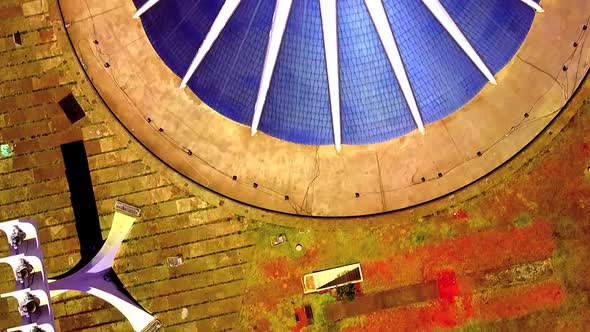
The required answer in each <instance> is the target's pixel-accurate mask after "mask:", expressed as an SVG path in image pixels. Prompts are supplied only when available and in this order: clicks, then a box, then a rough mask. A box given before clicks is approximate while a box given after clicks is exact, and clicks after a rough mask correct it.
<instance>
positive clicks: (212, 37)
mask: <svg viewBox="0 0 590 332" xmlns="http://www.w3.org/2000/svg"><path fill="white" fill-rule="evenodd" d="M240 1H241V0H226V1H225V3H224V4H223V7H221V10H220V11H219V14H217V17H216V18H215V21H214V22H213V25H211V29H210V30H209V32H208V33H207V36H205V40H203V44H201V47H199V50H198V51H197V54H196V55H195V57H194V59H193V61H192V62H191V65H190V67H189V68H188V71H187V72H186V74H185V75H184V78H183V79H182V83H180V88H184V87H186V85H187V83H188V81H189V80H190V79H191V77H192V76H193V74H194V73H195V71H196V70H197V68H198V67H199V65H200V64H201V62H202V61H203V59H204V58H205V55H207V53H208V52H209V50H211V47H212V46H213V44H214V43H215V41H216V40H217V38H218V37H219V35H220V34H221V31H222V30H223V28H225V26H226V24H227V22H229V19H230V18H231V16H232V15H233V13H234V12H235V10H236V8H238V5H239V4H240Z"/></svg>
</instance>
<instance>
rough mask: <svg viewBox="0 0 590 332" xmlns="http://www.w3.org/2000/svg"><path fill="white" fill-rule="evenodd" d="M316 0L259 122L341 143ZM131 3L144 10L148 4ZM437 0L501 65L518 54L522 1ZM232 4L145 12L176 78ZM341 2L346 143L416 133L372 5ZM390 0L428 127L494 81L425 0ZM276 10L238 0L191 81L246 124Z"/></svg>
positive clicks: (184, 1) (292, 27)
mask: <svg viewBox="0 0 590 332" xmlns="http://www.w3.org/2000/svg"><path fill="white" fill-rule="evenodd" d="M319 1H320V0H293V5H292V8H291V11H290V14H289V19H288V21H287V26H286V30H285V34H284V37H283V40H282V43H281V48H280V51H279V55H278V59H277V63H276V66H275V68H274V71H273V77H272V80H271V85H270V89H269V92H268V96H267V99H266V103H265V104H264V109H263V112H262V117H261V121H260V126H259V129H260V130H261V131H263V132H265V133H267V134H269V135H272V136H275V137H277V138H280V139H283V140H287V141H292V142H296V143H301V144H314V145H316V144H333V143H334V138H333V131H332V116H331V112H330V95H329V91H328V80H327V71H326V59H325V53H324V51H325V50H324V41H323V34H322V19H321V14H320V6H319ZM372 1H377V0H372ZM134 2H135V5H136V6H137V7H138V8H139V7H141V6H142V5H143V4H144V3H145V2H147V0H134ZM440 2H441V4H442V5H443V6H444V7H445V8H446V10H447V11H448V13H449V15H450V16H451V17H452V18H453V20H454V22H455V23H456V24H457V26H458V27H459V28H460V30H461V31H462V32H463V34H464V35H465V36H466V38H467V39H468V40H469V42H470V43H471V45H472V46H473V48H474V49H475V50H476V52H477V53H478V54H479V56H480V57H481V58H482V60H483V61H484V63H485V64H486V65H487V66H488V68H489V69H490V70H491V71H492V72H493V73H497V72H498V71H499V70H500V69H502V68H503V67H504V66H505V65H506V64H507V63H508V61H510V59H511V58H512V57H513V56H514V54H515V53H516V51H517V50H518V48H519V47H520V45H521V44H522V42H523V40H524V39H525V37H526V35H527V33H528V31H529V29H530V27H531V24H532V21H533V18H534V15H535V12H534V11H533V10H532V9H531V8H530V7H528V6H526V5H525V4H523V3H522V2H521V1H520V0H477V1H476V0H440ZM223 3H224V1H221V0H192V1H189V0H161V1H159V2H158V3H157V4H156V5H155V6H154V7H152V8H151V9H149V10H148V11H147V12H145V13H144V14H143V15H142V16H141V19H142V22H143V26H144V28H145V31H146V33H147V35H148V38H149V39H150V41H151V43H152V45H153V47H154V49H155V50H156V51H157V53H158V54H159V55H160V57H161V58H162V59H163V61H164V62H165V63H166V64H167V65H168V66H169V67H170V68H171V69H172V71H174V72H175V73H176V74H177V75H178V76H179V77H183V76H184V75H185V73H186V71H187V70H188V68H189V65H190V64H191V62H192V60H193V58H194V56H195V53H196V52H197V50H198V48H199V46H200V45H201V43H202V42H203V40H204V38H205V36H206V35H207V33H208V31H209V29H210V27H211V25H212V24H213V21H214V20H215V18H216V16H217V14H218V12H219V11H220V9H221V7H222V5H223ZM337 3H338V7H337V13H338V48H339V49H338V55H339V74H340V102H341V118H342V126H341V132H342V142H343V143H344V144H371V143H377V142H382V141H387V140H390V139H392V138H395V137H398V136H402V135H404V134H406V133H408V132H410V131H412V130H415V129H416V124H415V122H414V119H413V117H412V114H411V113H410V110H409V108H408V105H407V102H406V100H405V98H404V95H403V94H402V92H401V90H400V85H399V83H398V81H397V79H396V76H395V74H394V72H393V69H392V67H391V65H390V63H389V61H388V58H387V55H386V53H385V50H384V47H383V44H382V43H381V39H380V38H379V35H378V34H377V31H376V28H375V26H374V24H373V22H372V20H371V17H370V15H369V12H368V10H367V8H366V6H365V4H364V1H363V0H338V1H337ZM383 4H384V7H385V10H386V14H387V16H388V19H389V24H390V27H391V29H392V31H393V34H394V36H395V39H396V42H397V44H398V47H399V50H400V54H401V57H402V60H403V63H404V66H405V69H406V72H407V75H408V78H409V81H410V84H411V86H412V90H413V92H414V95H415V97H416V101H417V103H418V107H419V111H420V114H421V116H422V119H423V120H424V122H425V123H430V122H433V121H436V120H439V119H441V118H443V117H445V116H447V115H449V114H451V113H453V112H454V111H456V110H457V109H458V108H460V107H461V106H463V105H464V104H465V103H466V102H468V101H469V100H470V99H471V98H473V97H474V96H475V95H476V94H477V93H478V92H479V91H480V90H481V89H482V88H483V86H484V85H485V84H486V83H487V79H486V78H485V77H484V75H483V74H482V73H481V72H480V71H479V69H478V68H477V67H476V66H475V65H474V64H473V62H472V61H471V60H470V59H469V58H468V57H467V55H466V54H465V53H464V52H463V50H462V49H461V48H460V47H459V46H458V44H457V43H456V42H455V41H454V40H453V39H452V37H451V36H450V35H449V33H447V31H446V30H445V29H444V28H443V27H442V25H441V24H440V23H439V22H438V21H437V20H436V18H435V17H434V16H433V15H432V14H431V13H430V11H429V10H428V9H427V8H426V6H425V5H424V4H423V3H422V1H420V0H383ZM274 10H275V1H273V0H243V1H241V3H240V5H239V6H238V7H237V9H236V11H235V12H234V14H233V15H232V17H231V18H230V20H229V22H228V24H227V25H226V26H225V28H224V29H223V30H222V33H221V34H220V36H219V38H218V39H217V40H216V41H215V43H214V44H213V46H212V48H211V50H210V51H209V52H208V53H207V55H206V56H205V58H204V60H203V62H202V63H201V65H200V66H199V68H198V69H197V71H196V72H195V74H194V75H193V76H192V79H191V80H190V81H189V84H188V85H189V87H190V88H191V89H192V90H193V91H194V92H195V93H196V94H197V95H198V96H199V97H200V98H201V99H202V100H203V101H204V102H205V103H207V104H208V105H209V106H211V107H212V108H213V109H215V110H216V111H217V112H219V113H221V114H223V115H224V116H226V117H228V118H230V119H232V120H234V121H237V122H240V123H243V124H245V125H248V126H250V125H251V123H252V117H253V114H254V105H255V103H256V98H257V94H258V88H259V84H260V80H261V75H262V68H263V65H264V59H265V56H266V48H267V45H268V41H269V32H270V29H271V26H272V21H273V14H274ZM500 84H501V82H500ZM189 111H190V110H189ZM194 112H197V110H196V109H195V110H194Z"/></svg>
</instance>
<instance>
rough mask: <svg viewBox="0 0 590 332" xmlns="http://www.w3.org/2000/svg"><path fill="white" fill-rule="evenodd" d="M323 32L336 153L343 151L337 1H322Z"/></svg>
mask: <svg viewBox="0 0 590 332" xmlns="http://www.w3.org/2000/svg"><path fill="white" fill-rule="evenodd" d="M320 10H321V13H322V30H323V32H324V51H325V53H326V71H327V73H328V90H329V91H330V110H331V112H332V128H333V130H334V146H335V147H336V151H338V152H340V150H341V149H342V133H341V132H340V76H339V72H338V67H339V66H338V65H339V62H338V17H337V3H336V0H321V1H320Z"/></svg>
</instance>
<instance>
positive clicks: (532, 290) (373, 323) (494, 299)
mask: <svg viewBox="0 0 590 332" xmlns="http://www.w3.org/2000/svg"><path fill="white" fill-rule="evenodd" d="M474 298H475V299H474ZM456 299H457V301H455V302H454V303H448V302H446V301H443V300H437V301H433V302H430V303H429V304H427V305H424V306H420V307H403V308H395V309H389V310H382V311H379V312H376V313H373V314H370V315H368V316H367V320H366V321H365V322H363V323H360V324H358V325H355V326H350V327H348V328H346V329H345V330H344V331H346V332H354V331H391V327H392V326H395V329H396V331H434V330H436V329H438V328H453V327H457V326H459V325H461V324H464V323H465V322H466V321H467V320H469V319H472V318H474V319H481V320H494V319H498V318H508V317H515V316H521V315H526V314H529V313H532V312H535V311H538V310H541V309H548V308H555V307H557V306H559V305H560V304H561V303H562V301H563V293H562V290H561V286H560V285H559V284H558V283H554V282H548V283H543V284H536V285H530V286H526V287H521V288H517V289H510V290H505V291H502V292H500V293H497V294H492V295H491V296H485V297H484V296H481V295H477V296H461V297H457V298H456Z"/></svg>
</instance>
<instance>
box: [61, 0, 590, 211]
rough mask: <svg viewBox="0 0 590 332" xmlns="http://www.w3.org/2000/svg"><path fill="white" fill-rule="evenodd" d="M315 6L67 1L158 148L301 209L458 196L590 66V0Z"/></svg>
mask: <svg viewBox="0 0 590 332" xmlns="http://www.w3.org/2000/svg"><path fill="white" fill-rule="evenodd" d="M300 2H301V3H300ZM303 3H304V2H302V1H295V2H294V3H293V4H292V5H291V6H290V7H289V5H286V7H285V8H282V7H280V6H279V5H278V4H277V5H276V6H275V4H274V3H272V4H271V2H268V3H267V2H264V5H260V6H255V4H256V3H255V2H252V3H241V4H238V2H236V3H235V4H234V5H232V3H228V4H226V5H222V3H221V2H216V3H215V6H213V5H211V6H209V5H207V1H201V2H195V3H194V4H190V3H188V2H183V1H143V0H138V1H135V2H131V1H128V0H112V1H106V2H99V1H88V7H89V8H80V6H79V5H78V4H77V3H76V2H75V1H61V8H62V12H63V15H64V18H65V21H66V22H76V24H73V25H71V26H70V27H69V28H68V34H69V35H70V38H71V39H72V41H74V47H75V49H76V52H77V54H78V56H79V58H80V59H82V61H83V62H84V66H85V68H86V70H87V72H88V74H89V75H90V77H91V79H92V82H93V84H94V86H95V87H96V89H97V90H98V92H99V94H100V95H101V97H102V98H103V99H104V101H105V102H106V103H107V104H108V106H109V107H110V109H111V110H112V111H113V113H114V114H115V115H116V116H117V118H118V119H119V120H120V121H121V122H122V123H123V124H124V125H125V127H126V128H127V129H128V130H129V131H131V132H132V134H133V135H134V136H135V137H136V138H137V139H138V140H139V141H141V143H142V144H143V145H145V146H146V147H147V148H148V149H149V150H150V151H152V152H153V153H154V154H155V155H157V156H158V158H160V159H161V160H162V161H164V162H165V163H167V164H168V165H170V166H171V167H173V168H174V169H176V170H177V171H178V172H180V173H182V174H183V175H184V176H186V177H188V178H190V179H191V180H193V181H195V182H197V183H199V184H200V185H202V186H204V187H206V188H208V189H211V190H213V191H215V192H217V193H219V194H222V195H224V196H227V197H229V198H232V199H235V200H238V201H240V202H244V203H246V204H250V205H254V206H257V207H260V208H263V209H268V210H273V211H279V212H286V213H290V214H300V215H311V216H360V215H368V214H376V213H382V212H387V211H394V210H400V209H404V208H408V207H412V206H416V205H419V204H421V203H424V202H428V201H431V200H433V199H436V198H439V197H442V196H445V195H448V194H450V193H453V192H456V191H457V190H459V189H461V188H464V187H465V186H467V185H468V184H470V183H472V182H474V181H476V180H478V179H480V178H481V177H482V176H484V175H486V174H488V173H490V172H492V171H493V170H494V169H496V168H497V167H498V166H500V165H502V164H503V163H505V162H506V161H507V160H509V159H510V158H512V157H513V156H514V155H516V154H517V153H518V152H519V151H520V150H521V149H522V148H523V147H525V146H526V145H527V144H529V143H530V142H531V141H532V140H533V139H534V138H535V137H536V136H537V135H539V133H541V132H542V131H543V129H544V128H546V126H547V125H548V124H549V123H550V122H551V121H552V120H553V119H554V117H555V116H557V115H558V114H559V110H560V109H561V108H562V107H563V106H564V105H565V104H566V103H567V101H568V96H569V95H571V93H572V91H575V89H576V88H577V86H578V85H579V84H580V81H581V79H582V78H583V76H584V74H585V71H586V70H587V69H586V68H584V67H582V68H580V66H576V64H575V63H573V64H570V67H571V68H570V69H569V70H568V71H567V72H565V71H563V70H562V68H564V66H565V63H566V62H569V61H570V60H569V59H570V58H571V55H572V54H573V52H575V51H576V49H577V50H579V51H580V52H581V53H582V55H581V57H582V58H583V57H584V56H586V54H587V52H588V47H587V45H580V47H582V48H583V49H579V48H574V47H573V46H572V44H573V43H574V42H575V41H576V40H577V39H579V36H580V26H582V25H583V24H584V22H585V20H586V16H585V15H586V12H587V8H586V7H587V6H589V5H588V4H587V3H586V2H585V1H581V0H580V1H578V0H569V1H568V3H567V4H559V5H558V4H556V3H553V2H551V1H549V2H546V3H544V4H543V7H544V12H537V11H535V8H533V7H534V4H536V3H534V4H533V5H531V4H530V2H529V4H526V3H525V2H522V1H517V0H514V1H512V0H511V1H509V2H508V3H503V2H502V3H500V2H498V1H487V2H477V4H468V3H469V2H468V1H467V2H465V1H463V2H458V3H455V2H452V1H442V2H439V1H424V3H420V2H419V1H406V2H403V1H402V2H395V1H384V2H383V5H382V6H380V5H379V4H377V5H376V6H375V4H373V5H367V4H366V3H363V2H362V1H348V2H339V3H338V5H337V6H336V7H335V8H320V6H319V5H317V3H315V2H313V3H315V5H311V4H310V5H309V8H307V7H305V4H303ZM369 3H370V2H369ZM531 6H533V7H531ZM201 7H202V8H201ZM328 7H330V6H328ZM537 9H539V8H537ZM281 10H283V11H286V13H285V14H283V20H286V21H284V22H283V21H281V18H277V19H276V20H273V17H274V15H279V14H280V12H281ZM322 13H323V14H322ZM322 15H323V16H322ZM330 15H332V16H333V17H336V18H337V20H336V21H337V22H336V23H330V22H331V21H329V19H328V17H332V16H330ZM134 16H135V17H134ZM327 20H328V21H327ZM281 22H282V23H281ZM330 24H332V25H330ZM334 24H335V25H334ZM281 27H283V28H282V29H281ZM329 29H332V30H329ZM322 31H323V32H324V33H322ZM330 31H332V32H333V33H334V35H330V33H329V32H330ZM330 36H332V37H330ZM273 37H274V38H273ZM336 37H337V38H336ZM95 40H96V42H97V43H98V44H96V43H95V42H94V41H95ZM330 43H331V44H330ZM240 45H242V46H243V48H238V47H239V46H240ZM324 45H331V46H330V47H325V46H324ZM334 45H336V46H334ZM330 50H331V51H330ZM273 54H274V55H275V56H274V57H273ZM334 61H335V66H332V67H331V66H328V65H327V64H331V63H334ZM191 67H194V68H193V70H191ZM246 81H247V82H246ZM265 82H266V83H265ZM185 84H187V85H188V86H186V87H183V88H180V86H184V85H185ZM257 112H258V120H257V114H256V113H257ZM421 132H424V134H422V133H421ZM254 133H255V134H254ZM253 134H254V135H253ZM252 135H253V136H252ZM338 150H339V151H338Z"/></svg>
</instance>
